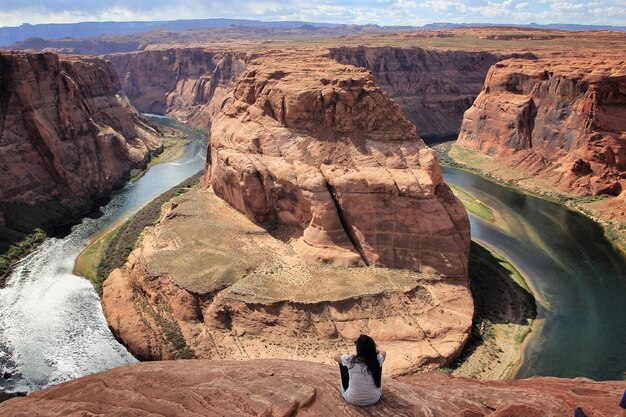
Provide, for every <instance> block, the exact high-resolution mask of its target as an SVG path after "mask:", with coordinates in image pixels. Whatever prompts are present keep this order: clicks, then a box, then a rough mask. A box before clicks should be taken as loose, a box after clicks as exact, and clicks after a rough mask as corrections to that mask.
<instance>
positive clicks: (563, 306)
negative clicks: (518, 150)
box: [444, 168, 626, 380]
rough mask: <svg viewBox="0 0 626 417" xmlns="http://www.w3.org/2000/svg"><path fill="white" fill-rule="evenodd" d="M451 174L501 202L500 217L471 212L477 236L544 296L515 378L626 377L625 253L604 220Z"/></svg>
mask: <svg viewBox="0 0 626 417" xmlns="http://www.w3.org/2000/svg"><path fill="white" fill-rule="evenodd" d="M444 178H445V181H446V182H447V183H448V184H453V185H455V186H457V187H459V188H461V189H463V190H464V191H466V192H468V193H470V194H472V195H473V196H474V197H476V198H478V199H479V200H481V201H482V202H483V203H485V204H486V205H488V206H490V207H491V208H493V209H494V211H495V212H496V219H497V221H496V222H495V223H494V224H492V223H489V222H487V221H484V220H482V219H480V218H478V217H476V216H474V215H471V214H470V223H471V228H472V239H474V240H477V241H478V242H485V243H487V244H488V245H490V246H492V247H494V248H496V249H497V250H498V251H499V252H500V253H502V254H503V255H504V256H505V257H506V258H507V259H509V260H510V261H511V262H512V263H513V264H514V265H515V266H516V267H517V268H518V269H519V270H520V271H522V272H523V273H524V275H526V277H527V279H528V281H529V284H530V285H531V287H532V289H533V291H534V292H535V295H536V296H537V303H538V320H537V323H536V325H535V326H534V328H533V332H532V333H531V335H530V336H529V337H530V340H529V341H528V343H525V348H524V357H523V361H522V364H521V366H520V368H519V370H518V372H517V375H516V378H526V377H530V376H533V375H549V376H559V377H566V378H574V377H578V376H585V377H588V378H592V379H595V380H609V379H613V380H615V379H624V377H625V376H626V375H625V374H624V372H625V371H626V326H625V325H624V322H625V320H626V257H625V256H624V254H623V253H621V252H620V251H619V250H618V249H616V248H615V247H613V246H612V245H611V243H610V242H609V241H608V240H607V239H606V238H605V237H604V235H603V232H602V228H601V227H600V226H598V225H597V224H596V223H594V222H593V221H591V220H589V219H588V218H586V217H585V216H583V215H581V214H579V213H576V212H574V211H571V210H568V209H567V208H565V207H563V206H562V205H559V204H555V203H551V202H549V201H545V200H542V199H538V198H535V197H532V196H529V195H526V194H522V193H520V192H517V191H515V190H513V189H511V188H507V187H503V186H500V185H498V184H496V183H493V182H491V181H487V180H485V179H483V178H482V177H480V176H478V175H475V174H472V173H469V172H466V171H462V170H457V169H453V168H444Z"/></svg>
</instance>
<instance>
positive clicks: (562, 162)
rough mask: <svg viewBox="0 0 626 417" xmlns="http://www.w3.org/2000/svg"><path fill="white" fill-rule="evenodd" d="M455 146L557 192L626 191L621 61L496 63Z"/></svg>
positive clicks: (624, 70) (625, 66)
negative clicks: (543, 183) (501, 164)
mask: <svg viewBox="0 0 626 417" xmlns="http://www.w3.org/2000/svg"><path fill="white" fill-rule="evenodd" d="M457 143H458V144H459V145H460V146H462V147H466V148H469V149H472V150H476V151H479V152H482V153H484V154H487V155H491V156H494V157H497V158H496V159H497V160H498V161H499V162H501V163H504V164H505V165H508V166H510V167H512V168H514V169H515V170H516V171H518V172H522V173H524V174H526V177H534V178H538V179H540V180H542V181H544V182H545V183H547V184H549V185H550V186H553V187H555V188H556V189H558V190H559V191H560V192H565V193H569V194H575V195H596V194H611V195H617V194H619V193H620V192H621V190H622V189H623V187H624V186H625V185H626V174H625V170H626V63H625V61H624V60H623V59H620V58H606V59H599V58H594V59H587V58H580V57H579V58H566V59H565V58H543V59H539V60H524V59H511V60H506V61H503V62H500V63H497V64H495V65H494V66H493V67H492V68H491V69H490V71H489V74H488V75H487V79H486V80H485V85H484V87H483V90H482V92H481V93H480V95H479V96H478V98H477V99H476V101H475V102H474V104H473V105H472V107H471V108H470V109H469V110H468V111H467V112H466V113H465V116H464V120H463V125H462V128H461V133H460V135H459V139H458V142H457Z"/></svg>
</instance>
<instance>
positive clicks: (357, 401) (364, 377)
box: [341, 353, 384, 405]
mask: <svg viewBox="0 0 626 417" xmlns="http://www.w3.org/2000/svg"><path fill="white" fill-rule="evenodd" d="M352 358H354V355H347V354H346V355H341V364H342V365H343V366H346V367H347V368H348V373H349V374H350V383H349V385H348V389H347V390H345V391H344V390H343V387H342V390H341V391H342V394H343V398H344V399H345V400H346V402H348V403H350V404H354V405H370V404H374V403H376V402H378V400H380V396H381V395H382V394H383V384H382V380H381V384H380V388H378V387H376V384H375V383H374V378H373V377H372V375H371V374H370V373H368V372H367V365H366V364H365V363H363V362H356V363H354V365H352ZM377 358H378V363H380V366H381V367H382V366H383V362H384V358H383V356H382V355H381V354H380V353H379V354H378V356H377Z"/></svg>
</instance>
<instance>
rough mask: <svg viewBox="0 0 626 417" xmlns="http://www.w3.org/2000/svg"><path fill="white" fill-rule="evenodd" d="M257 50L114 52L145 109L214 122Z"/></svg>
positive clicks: (125, 84) (126, 84)
mask: <svg viewBox="0 0 626 417" xmlns="http://www.w3.org/2000/svg"><path fill="white" fill-rule="evenodd" d="M251 56H253V54H250V53H244V52H236V51H234V52H220V51H219V50H217V51H212V50H207V49H204V48H191V47H190V48H180V49H165V50H149V51H139V52H134V53H128V54H114V55H109V56H107V57H106V58H107V59H109V60H110V61H111V62H113V64H114V65H115V68H116V70H117V72H118V74H119V75H120V79H121V82H122V88H123V89H124V92H125V93H126V95H127V96H128V97H129V99H130V101H131V102H132V103H133V105H134V106H135V107H136V108H137V109H138V110H139V111H141V112H147V113H157V114H167V115H169V116H172V117H175V118H178V119H180V120H184V121H188V122H190V123H191V124H193V125H195V126H198V127H201V128H208V127H209V126H210V122H211V118H212V117H213V116H214V115H215V114H217V113H218V112H219V111H220V110H221V108H222V105H223V102H224V101H225V100H227V99H228V98H229V97H231V96H232V91H233V89H234V86H235V81H236V79H237V78H238V76H239V74H240V73H241V71H242V70H243V68H244V67H245V64H246V62H247V61H248V60H249V59H250V58H251Z"/></svg>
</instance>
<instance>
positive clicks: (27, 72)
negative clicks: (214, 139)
mask: <svg viewBox="0 0 626 417" xmlns="http://www.w3.org/2000/svg"><path fill="white" fill-rule="evenodd" d="M160 149H161V140H160V136H159V134H158V132H156V131H155V130H154V129H153V128H152V127H150V126H148V125H147V124H146V123H145V120H144V119H143V118H142V117H141V116H140V115H139V114H138V113H137V112H136V110H134V109H133V108H132V106H131V105H130V104H129V103H128V100H127V98H126V96H124V94H123V93H121V91H120V84H119V81H118V78H117V74H116V73H115V70H114V69H113V67H112V65H111V64H110V63H108V62H106V61H104V60H102V59H99V58H87V57H72V56H63V57H58V56H57V55H54V54H51V53H25V52H2V53H0V155H1V159H0V201H1V202H2V203H1V205H0V218H4V220H3V222H4V223H5V224H6V225H7V226H8V227H13V228H17V229H20V228H21V227H24V229H25V231H27V230H28V229H29V228H30V227H32V226H34V225H38V226H42V225H43V226H52V225H54V224H58V223H59V222H62V221H67V220H69V219H71V218H73V217H75V216H76V215H78V214H81V213H83V212H84V210H86V209H89V208H91V206H92V204H93V201H94V200H97V199H101V198H103V197H105V196H107V195H108V194H109V193H110V191H111V190H112V189H113V188H115V187H119V186H120V185H122V184H123V183H124V181H125V180H126V179H127V178H128V173H129V171H130V170H131V169H132V168H142V167H145V166H146V163H147V162H148V160H149V159H150V154H153V153H156V152H158V151H160ZM31 212H36V215H30V216H29V213H31Z"/></svg>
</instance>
